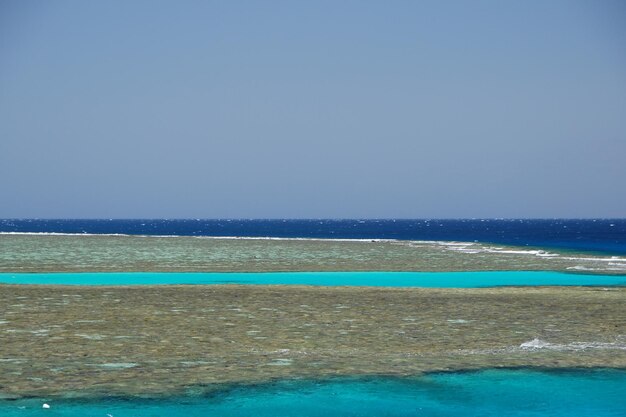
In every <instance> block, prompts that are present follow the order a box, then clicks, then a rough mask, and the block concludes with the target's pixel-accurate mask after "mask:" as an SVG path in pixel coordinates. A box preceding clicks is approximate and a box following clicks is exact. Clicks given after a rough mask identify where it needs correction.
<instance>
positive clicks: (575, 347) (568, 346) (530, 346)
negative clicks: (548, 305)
mask: <svg viewBox="0 0 626 417" xmlns="http://www.w3.org/2000/svg"><path fill="white" fill-rule="evenodd" d="M519 347H520V349H523V350H539V349H545V350H556V351H579V350H587V349H617V350H626V343H624V341H619V340H618V341H615V342H570V343H550V342H546V341H545V340H541V339H537V338H535V339H533V340H530V341H528V342H524V343H522V344H521V345H520V346H519Z"/></svg>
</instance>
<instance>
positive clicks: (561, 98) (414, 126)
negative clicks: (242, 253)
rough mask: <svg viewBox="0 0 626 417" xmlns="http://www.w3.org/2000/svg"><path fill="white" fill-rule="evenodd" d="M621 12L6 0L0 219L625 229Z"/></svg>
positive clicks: (507, 4) (1, 4) (0, 67)
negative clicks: (454, 221)
mask: <svg viewBox="0 0 626 417" xmlns="http://www.w3.org/2000/svg"><path fill="white" fill-rule="evenodd" d="M625 22H626V5H625V4H624V3H623V2H621V1H618V0H617V1H576V0H567V1H566V0H561V1H560V0H555V1H547V2H546V1H537V0H531V1H524V2H521V1H309V2H304V1H302V2H298V1H119V0H118V1H88V2H85V1H63V0H60V1H52V2H44V1H31V0H25V1H17V0H14V1H6V0H0V217H71V218H77V217H82V218H85V217H87V218H94V217H102V218H139V217H143V218H147V217H153V218H154V217H167V218H174V217H178V218H182V217H189V218H196V217H202V218H226V217H229V218H287V217H288V218H305V217H306V218H323V217H327V218H330V217H332V218H339V217H343V218H349V217H361V218H365V217H379V218H380V217H387V218H391V217H405V218H407V217H412V218H420V217H431V218H432V217H440V218H442V217H626V191H625V190H626V185H625V183H626V23H625Z"/></svg>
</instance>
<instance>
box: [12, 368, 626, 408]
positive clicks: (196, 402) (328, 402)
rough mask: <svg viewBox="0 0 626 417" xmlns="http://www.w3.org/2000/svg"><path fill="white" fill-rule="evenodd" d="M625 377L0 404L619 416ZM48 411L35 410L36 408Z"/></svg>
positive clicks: (450, 376)
mask: <svg viewBox="0 0 626 417" xmlns="http://www.w3.org/2000/svg"><path fill="white" fill-rule="evenodd" d="M625 393H626V371H620V370H606V369H602V370H587V371H582V370H569V371H537V370H486V371H479V372H465V373H464V372H461V373H441V374H431V375H426V376H422V377H418V378H408V379H394V378H373V379H353V380H350V379H348V380H346V379H342V380H330V381H282V382H276V383H272V384H265V385H259V386H251V387H239V388H232V389H228V390H224V391H219V392H217V393H214V394H212V395H209V396H195V397H194V396H187V397H172V398H166V399H137V398H111V399H106V398H105V399H91V400H89V399H56V400H54V399H53V400H50V399H27V400H18V401H0V415H2V416H3V417H33V416H49V417H85V416H90V417H107V416H113V417H157V416H167V417H208V416H222V417H235V416H255V417H265V416H267V417H270V416H272V417H280V416H298V417H314V416H323V417H328V416H355V417H356V416H361V417H369V416H372V417H374V416H377V417H380V416H465V417H467V416H534V417H536V416H554V417H559V416H569V417H580V416H589V417H591V416H593V417H608V416H624V415H626V395H624V394H625ZM45 403H47V404H49V406H50V408H48V409H44V408H42V406H43V404H45Z"/></svg>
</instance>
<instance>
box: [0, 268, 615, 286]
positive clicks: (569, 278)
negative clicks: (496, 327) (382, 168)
mask: <svg viewBox="0 0 626 417" xmlns="http://www.w3.org/2000/svg"><path fill="white" fill-rule="evenodd" d="M0 283H4V284H52V285H182V284H190V285H194V284H195V285H215V284H257V285H324V286H372V287H428V288H478V287H494V286H537V285H599V286H614V285H619V286H624V285H626V275H585V274H569V273H565V272H553V271H489V272H207V273H203V272H78V273H0Z"/></svg>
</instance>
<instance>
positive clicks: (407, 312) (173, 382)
mask: <svg viewBox="0 0 626 417" xmlns="http://www.w3.org/2000/svg"><path fill="white" fill-rule="evenodd" d="M625 305H626V288H621V287H614V288H595V287H593V288H591V287H530V288H514V287H508V288H483V289H420V288H410V289H409V288H405V289H399V288H366V287H306V286H236V285H218V286H149V287H64V286H28V285H0V398H5V399H7V398H19V397H23V396H56V395H59V396H68V395H70V396H72V395H80V396H92V395H95V396H99V395H148V396H153V395H156V396H159V395H168V394H172V393H177V394H185V393H203V392H207V391H211V390H214V389H216V388H217V387H219V386H221V384H224V383H254V382H262V381H267V380H272V379H276V378H300V377H303V378H313V377H314V378H319V377H328V376H337V375H374V374H383V375H417V374H420V373H422V372H428V371H440V370H456V369H477V368H483V367H518V366H537V367H557V368H559V367H617V368H626V309H624V306H625Z"/></svg>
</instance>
